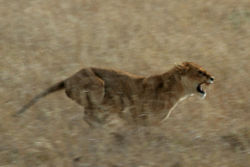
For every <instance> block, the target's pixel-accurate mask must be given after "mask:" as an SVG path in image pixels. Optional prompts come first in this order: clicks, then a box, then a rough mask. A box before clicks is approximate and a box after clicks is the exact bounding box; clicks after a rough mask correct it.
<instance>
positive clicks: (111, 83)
mask: <svg viewBox="0 0 250 167" xmlns="http://www.w3.org/2000/svg"><path fill="white" fill-rule="evenodd" d="M213 81H214V77H213V76H211V75H210V74H209V73H208V72H206V71H205V70H204V69H202V68H201V67H200V66H198V65H196V64H194V63H191V62H184V63H182V64H180V65H175V66H174V67H173V68H172V69H170V70H169V71H168V72H165V73H163V74H159V75H153V76H149V77H143V76H137V75H132V74H129V73H126V72H121V71H116V70H111V69H101V68H84V69H82V70H80V71H79V72H77V73H76V74H74V75H73V76H71V77H70V78H68V79H66V80H64V81H61V82H59V83H57V84H56V85H54V86H52V87H50V88H48V89H47V90H45V91H44V92H42V93H40V94H38V95H37V96H36V97H34V98H33V99H32V100H31V101H30V102H29V103H28V104H26V105H25V106H24V107H23V108H22V109H21V110H20V111H19V112H18V113H17V114H21V113H23V112H24V111H25V110H26V109H28V108H29V107H30V106H32V105H33V104H34V103H35V102H37V101H38V100H39V99H40V98H42V97H44V96H46V95H48V94H50V93H52V92H55V91H58V90H61V89H65V92H66V95H67V96H68V97H69V98H71V99H72V100H74V101H76V102H77V103H78V104H79V105H81V106H83V107H84V113H85V114H84V119H85V121H86V122H87V123H88V124H89V125H90V126H96V125H100V124H102V123H105V122H107V120H108V117H109V116H110V115H114V114H116V115H117V116H118V117H119V118H122V119H124V120H126V121H128V122H134V123H136V124H147V123H157V122H161V121H162V120H164V119H165V118H168V117H169V115H170V113H171V111H172V109H173V108H174V106H175V105H176V104H177V102H179V101H180V100H183V99H185V98H186V97H188V96H190V95H193V94H199V95H200V96H201V97H205V96H206V92H205V90H204V89H203V88H202V86H203V85H209V84H211V83H213Z"/></svg>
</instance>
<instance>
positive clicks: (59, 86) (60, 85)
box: [15, 81, 65, 116]
mask: <svg viewBox="0 0 250 167" xmlns="http://www.w3.org/2000/svg"><path fill="white" fill-rule="evenodd" d="M64 88H65V84H64V81H61V82H59V83H57V84H55V85H53V86H51V87H49V88H48V89H46V90H45V91H43V92H41V93H40V94H38V95H37V96H35V97H34V98H33V99H31V100H30V102H29V103H27V104H25V105H24V106H23V107H22V108H21V109H20V110H19V111H18V112H17V113H16V114H15V115H16V116H18V115H19V114H22V113H23V112H25V111H26V110H27V109H28V108H30V107H31V106H32V105H34V104H35V103H36V102H37V101H38V100H39V99H41V98H42V97H45V96H46V95H48V94H50V93H53V92H56V91H58V90H61V89H64Z"/></svg>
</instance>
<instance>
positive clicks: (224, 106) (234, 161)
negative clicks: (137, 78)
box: [0, 0, 250, 167]
mask: <svg viewBox="0 0 250 167" xmlns="http://www.w3.org/2000/svg"><path fill="white" fill-rule="evenodd" d="M249 12H250V1H248V0H220V1H216V0H210V1H206V0H200V1H196V0H190V1H184V0H176V1H170V0H148V1H141V0H127V1H122V0H107V1H101V0H61V1H59V0H53V1H49V0H33V1H28V0H19V1H13V0H10V1H0V56H1V59H0V104H1V108H0V113H1V117H0V166H11V167H12V166H13V167H14V166H18V167H21V166H24V167H26V166H74V167H75V166H82V167H93V166H95V167H106V166H107V167H123V166H126V167H133V166H138V167H139V166H140V167H158V166H170V167H189V166H190V167H194V166H203V167H206V166H207V167H211V166H213V167H217V166H218V167H221V166H227V167H235V166H237V167H248V166H250V158H249V157H250V121H249V120H250V110H249V109H250V100H249V97H248V96H249V92H250V86H249V85H250V78H249V71H250V66H249V63H250V55H249V53H250V47H249V46H250V15H249ZM182 61H194V62H196V63H197V64H200V65H202V66H204V68H205V69H207V70H208V71H209V72H210V73H212V74H214V76H215V79H216V80H215V81H216V82H215V84H214V86H212V87H211V88H209V90H208V97H207V98H206V100H200V99H199V98H198V97H191V98H189V99H188V100H186V101H183V102H182V103H180V104H179V105H178V106H177V108H176V109H175V111H174V113H173V114H172V115H171V117H170V119H169V120H168V121H167V122H165V123H164V124H163V125H161V126H159V127H149V128H140V129H139V130H138V129H137V130H135V129H131V128H126V127H123V128H121V129H119V131H121V132H120V134H118V135H110V134H109V133H108V132H107V131H105V130H103V129H101V130H92V129H89V128H88V127H87V125H86V124H85V123H84V122H83V121H82V108H81V107H79V106H77V105H76V104H75V103H74V102H72V101H71V100H69V99H68V98H67V97H66V96H65V95H64V93H63V92H60V93H55V94H53V95H51V96H48V97H46V98H45V99H43V100H41V101H40V102H39V103H38V104H36V105H35V106H34V107H32V108H31V109H30V110H29V111H28V112H27V113H25V114H24V115H23V116H22V117H21V118H18V119H16V118H13V117H11V114H13V113H14V112H16V111H17V110H18V109H20V107H21V106H22V105H23V104H25V103H26V102H27V101H28V100H30V98H32V97H33V96H34V95H35V94H37V93H39V92H40V91H42V90H44V89H45V88H47V87H48V86H50V85H52V84H53V83H56V82H57V81H60V80H62V79H65V78H67V77H68V76H70V75H71V74H73V73H75V72H76V71H78V70H79V69H81V68H83V67H89V66H97V67H106V68H117V69H121V70H125V71H129V72H132V73H135V74H140V75H150V74H155V73H159V72H164V71H166V70H168V69H169V68H171V67H172V66H173V65H174V63H179V62H182Z"/></svg>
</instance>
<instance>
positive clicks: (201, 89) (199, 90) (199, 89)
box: [196, 83, 206, 95]
mask: <svg viewBox="0 0 250 167" xmlns="http://www.w3.org/2000/svg"><path fill="white" fill-rule="evenodd" d="M202 84H203V83H200V84H199V85H198V86H197V88H196V90H197V91H198V92H199V93H201V94H202V95H204V94H206V92H205V90H204V89H203V88H202V86H201V85H202Z"/></svg>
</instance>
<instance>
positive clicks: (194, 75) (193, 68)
mask: <svg viewBox="0 0 250 167" xmlns="http://www.w3.org/2000/svg"><path fill="white" fill-rule="evenodd" d="M179 68H180V69H181V71H182V76H183V77H182V81H183V85H184V87H185V89H186V90H187V91H188V92H189V93H192V94H194V93H196V94H199V95H201V97H203V98H204V97H205V96H206V91H205V89H204V87H203V86H204V85H210V84H212V83H213V82H214V77H213V76H212V75H211V74H209V73H208V72H207V71H206V70H204V69H203V68H202V67H200V66H199V65H197V64H195V63H192V62H184V63H182V64H181V65H179Z"/></svg>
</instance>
